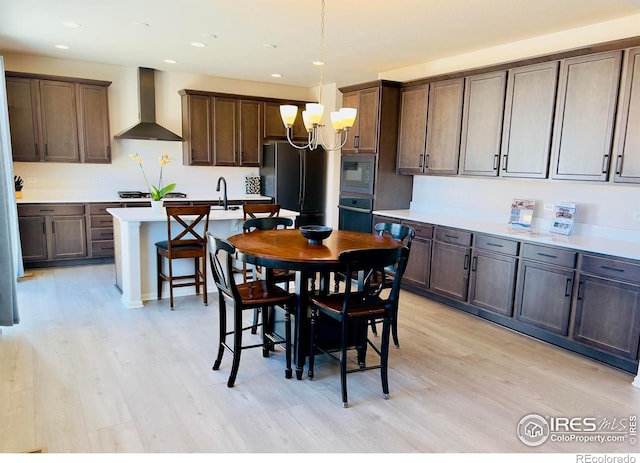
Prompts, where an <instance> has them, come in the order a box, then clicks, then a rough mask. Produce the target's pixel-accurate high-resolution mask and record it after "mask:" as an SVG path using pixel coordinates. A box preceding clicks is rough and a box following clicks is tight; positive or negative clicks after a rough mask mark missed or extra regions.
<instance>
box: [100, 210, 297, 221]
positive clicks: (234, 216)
mask: <svg viewBox="0 0 640 463" xmlns="http://www.w3.org/2000/svg"><path fill="white" fill-rule="evenodd" d="M107 212H108V213H109V214H111V215H112V216H113V217H115V218H116V219H118V220H120V221H121V222H160V221H166V220H167V213H166V211H165V209H164V208H163V209H162V211H161V212H156V211H154V210H153V209H152V208H150V207H124V208H111V207H110V208H108V209H107ZM298 215H299V214H298V213H297V212H296V211H291V210H288V209H280V217H289V218H292V219H295V217H297V216H298ZM243 219H244V215H243V212H242V209H235V210H230V209H229V210H223V209H217V208H212V209H211V214H210V215H209V220H243Z"/></svg>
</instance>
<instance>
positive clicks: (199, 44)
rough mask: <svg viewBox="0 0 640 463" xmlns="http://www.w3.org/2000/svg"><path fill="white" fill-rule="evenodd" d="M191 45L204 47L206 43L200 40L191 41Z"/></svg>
mask: <svg viewBox="0 0 640 463" xmlns="http://www.w3.org/2000/svg"><path fill="white" fill-rule="evenodd" d="M191 46H192V47H196V48H204V47H206V46H207V44H206V43H202V42H191Z"/></svg>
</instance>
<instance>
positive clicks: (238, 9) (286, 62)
mask: <svg viewBox="0 0 640 463" xmlns="http://www.w3.org/2000/svg"><path fill="white" fill-rule="evenodd" d="M320 5H321V2H320V0H0V54H1V53H2V51H5V52H14V53H20V54H32V55H40V56H50V57H55V58H62V59H72V60H82V61H93V62H100V63H107V64H113V65H122V66H135V67H138V66H142V67H150V68H154V69H158V70H165V71H175V72H188V73H196V74H204V75H211V76H219V77H227V78H232V79H243V80H252V81H266V82H274V83H282V84H287V85H300V86H304V87H312V86H315V85H317V83H318V79H319V71H318V68H315V67H314V66H312V64H311V61H312V60H314V59H317V58H318V56H319V49H320V45H319V42H320V11H321V8H320ZM638 13H640V0H393V1H392V0H326V8H325V61H326V63H327V64H326V66H325V70H324V81H325V82H336V83H338V84H339V85H348V84H353V83H357V82H363V81H368V80H373V79H376V78H377V77H378V73H379V72H383V71H387V70H391V69H397V68H401V67H405V66H410V65H414V64H419V63H424V62H428V61H431V60H435V59H440V58H443V57H447V56H452V55H457V54H460V53H466V52H470V51H473V50H477V49H482V48H486V47H490V46H495V45H500V44H503V43H508V42H512V41H515V40H521V39H526V38H530V37H535V36H538V35H543V34H548V33H553V32H557V31H561V30H565V29H571V28H575V27H580V26H585V25H589V24H594V23H598V22H603V21H607V20H611V19H616V18H620V17H624V16H629V15H634V14H638ZM63 21H75V22H77V23H79V24H80V25H81V27H79V28H68V27H65V26H64V25H62V22H63ZM136 22H137V23H146V24H147V25H148V26H144V25H136V24H134V23H136ZM206 34H213V35H215V36H217V38H212V37H206V36H205V35H206ZM639 35H640V28H639ZM194 41H199V42H203V43H206V44H207V46H206V47H204V48H194V47H192V46H191V45H190V43H191V42H194ZM57 44H64V45H67V46H69V47H70V48H69V49H68V50H59V49H57V48H55V45H57ZM265 44H271V45H276V47H275V48H267V47H265ZM166 58H171V59H174V60H176V61H177V63H176V64H171V65H170V64H166V63H165V62H164V61H163V60H164V59H166ZM274 72H278V73H281V74H283V77H282V78H280V79H277V80H276V79H274V78H272V77H271V74H272V73H274Z"/></svg>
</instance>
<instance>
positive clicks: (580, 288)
mask: <svg viewBox="0 0 640 463" xmlns="http://www.w3.org/2000/svg"><path fill="white" fill-rule="evenodd" d="M583 291H584V285H583V284H582V282H579V283H578V300H579V301H581V300H582V296H583V294H582V293H583Z"/></svg>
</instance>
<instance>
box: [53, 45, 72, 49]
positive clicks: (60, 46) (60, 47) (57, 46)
mask: <svg viewBox="0 0 640 463" xmlns="http://www.w3.org/2000/svg"><path fill="white" fill-rule="evenodd" d="M56 48H59V49H60V50H68V49H69V47H68V46H67V45H62V44H59V45H56Z"/></svg>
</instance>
